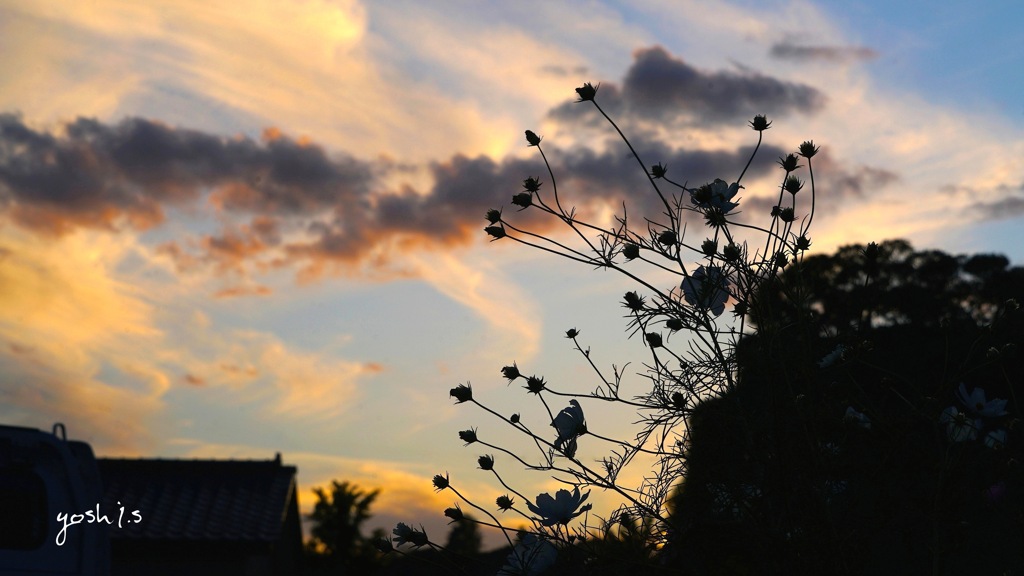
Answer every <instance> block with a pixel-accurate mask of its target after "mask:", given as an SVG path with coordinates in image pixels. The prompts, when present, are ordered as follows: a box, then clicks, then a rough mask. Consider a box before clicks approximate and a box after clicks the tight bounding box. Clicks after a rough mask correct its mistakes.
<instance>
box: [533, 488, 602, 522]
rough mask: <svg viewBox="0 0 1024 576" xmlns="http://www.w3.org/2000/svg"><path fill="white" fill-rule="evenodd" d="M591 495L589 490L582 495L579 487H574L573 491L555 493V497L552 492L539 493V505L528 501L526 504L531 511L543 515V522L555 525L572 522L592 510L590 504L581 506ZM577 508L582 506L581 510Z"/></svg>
mask: <svg viewBox="0 0 1024 576" xmlns="http://www.w3.org/2000/svg"><path fill="white" fill-rule="evenodd" d="M589 497H590V492H589V491H588V492H587V493H586V494H583V495H582V496H580V489H579V488H578V487H577V488H573V491H572V492H569V491H568V490H564V489H563V490H559V491H558V492H556V493H555V497H554V498H552V497H551V494H538V495H537V505H536V506H534V504H533V503H532V502H529V501H527V502H526V506H527V507H528V508H529V509H530V512H533V513H534V514H536V515H538V516H540V517H541V521H540V522H541V524H543V525H545V526H554V525H555V524H568V523H569V522H572V519H573V518H575V517H577V516H579V515H580V514H583V513H584V512H586V511H588V510H590V508H591V505H590V504H587V505H586V506H584V507H582V508H580V504H583V503H584V502H586V500H587V498H589ZM577 508H580V509H579V511H577V510H576V509H577Z"/></svg>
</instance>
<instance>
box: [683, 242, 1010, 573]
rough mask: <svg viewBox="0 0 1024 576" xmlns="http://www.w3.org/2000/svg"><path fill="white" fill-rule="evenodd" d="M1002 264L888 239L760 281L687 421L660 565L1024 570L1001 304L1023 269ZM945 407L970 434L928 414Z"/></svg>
mask: <svg viewBox="0 0 1024 576" xmlns="http://www.w3.org/2000/svg"><path fill="white" fill-rule="evenodd" d="M1008 264H1009V262H1008V261H1007V260H1006V258H1004V257H1002V256H994V255H980V256H974V257H969V258H968V257H954V256H950V255H948V254H944V253H942V252H938V251H923V252H915V251H914V250H913V249H912V248H911V246H910V244H909V243H907V242H905V241H900V240H897V241H890V242H885V243H883V244H882V245H881V246H875V245H868V246H847V247H843V248H841V249H840V250H839V251H838V252H837V253H836V254H835V255H832V256H815V257H809V258H807V259H805V260H804V261H803V262H802V263H800V264H794V265H792V266H791V267H790V268H788V269H787V270H786V272H785V274H784V275H783V276H782V277H781V278H780V279H779V281H778V282H775V283H773V284H771V285H770V286H767V287H766V288H765V289H764V290H763V291H762V292H761V293H760V294H759V296H758V298H757V302H756V303H755V304H754V306H752V319H753V320H754V321H755V322H758V321H759V320H760V323H758V329H759V331H758V334H757V336H752V337H748V338H745V339H744V340H743V341H742V342H741V345H740V346H739V347H738V349H737V362H738V377H737V384H736V385H735V387H733V388H732V389H730V390H728V391H727V392H726V393H725V394H723V395H721V396H719V397H717V398H714V399H710V400H706V401H705V402H703V403H702V404H700V405H699V406H698V407H697V408H696V409H695V410H694V412H693V414H692V417H691V420H690V422H689V428H690V437H689V443H688V445H687V446H686V457H687V465H688V469H687V475H686V478H685V481H684V482H683V483H682V485H681V486H680V487H678V489H677V491H676V492H675V494H674V496H673V498H672V502H671V505H672V507H673V515H674V517H675V518H676V520H677V525H678V526H681V527H682V532H681V533H680V534H678V535H677V537H676V538H675V539H674V542H673V544H672V545H670V546H668V547H667V549H666V551H665V554H664V558H665V560H666V562H668V563H669V564H672V565H675V566H678V567H680V569H681V570H683V571H684V572H685V573H692V574H746V573H757V574H799V573H809V574H821V573H829V574H862V573H875V574H897V573H898V574H911V573H913V574H924V573H932V574H947V573H949V574H952V573H975V574H1002V573H1004V571H1005V570H1008V569H1013V568H1014V567H1020V566H1024V556H1022V554H1021V547H1020V542H1022V541H1024V470H1022V464H1021V463H1022V462H1024V450H1022V446H1021V442H1020V438H1019V430H1020V427H1021V425H1020V421H1019V416H1020V414H1021V410H1020V409H1021V406H1020V405H1019V404H1018V403H1017V398H1018V396H1019V391H1020V388H1021V386H1022V383H1024V363H1022V361H1021V355H1020V354H1018V353H1016V350H1018V349H1019V348H1020V346H1021V345H1024V318H1022V314H1021V313H1020V312H1018V311H1017V310H1016V304H1015V302H1013V301H1010V302H1007V300H1008V298H1009V297H1010V296H1013V295H1017V296H1018V297H1019V296H1020V295H1021V294H1024V269H1021V268H1007V266H1008ZM768 318H771V320H768ZM839 346H841V347H839ZM961 384H964V388H963V390H965V391H971V390H977V389H982V390H984V393H985V394H987V398H988V399H995V398H999V399H1006V400H1007V401H1008V403H1007V405H1006V410H1007V411H1008V412H1009V414H1007V415H1000V414H994V411H991V412H993V415H991V417H985V418H981V417H978V418H976V419H975V418H974V417H973V416H971V417H970V418H968V415H971V414H973V413H974V412H979V411H983V410H982V406H980V403H976V404H979V405H975V406H969V405H967V402H965V399H964V393H963V392H960V391H959V390H960V385H961ZM1022 399H1024V398H1022ZM950 408H953V409H955V410H956V411H958V412H959V411H962V412H963V413H964V419H965V421H968V422H971V423H972V424H971V427H970V430H967V431H964V429H963V428H954V426H956V423H955V422H950V421H948V420H946V421H944V420H943V413H944V411H945V410H949V409H950ZM975 416H976V415H975ZM974 422H978V424H973V423H974ZM978 426H980V429H976V428H977V427H978ZM954 430H960V432H963V433H962V434H961V433H960V432H957V433H956V434H954ZM967 432H969V433H970V434H968V433H967ZM987 434H992V435H993V436H991V437H990V436H987ZM1003 434H1005V436H1002V435H1003ZM968 436H970V438H969V441H968ZM996 439H1002V440H1003V441H1002V442H996V441H995V440H996ZM993 446H994V447H993Z"/></svg>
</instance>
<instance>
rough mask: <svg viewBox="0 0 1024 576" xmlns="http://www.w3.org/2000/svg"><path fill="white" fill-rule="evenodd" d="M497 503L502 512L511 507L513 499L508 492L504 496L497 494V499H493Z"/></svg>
mask: <svg viewBox="0 0 1024 576" xmlns="http://www.w3.org/2000/svg"><path fill="white" fill-rule="evenodd" d="M494 503H495V504H497V505H498V509H499V510H501V511H502V512H506V511H508V510H511V509H512V504H513V500H512V497H511V496H509V495H508V494H506V495H504V496H498V499H497V500H495V501H494Z"/></svg>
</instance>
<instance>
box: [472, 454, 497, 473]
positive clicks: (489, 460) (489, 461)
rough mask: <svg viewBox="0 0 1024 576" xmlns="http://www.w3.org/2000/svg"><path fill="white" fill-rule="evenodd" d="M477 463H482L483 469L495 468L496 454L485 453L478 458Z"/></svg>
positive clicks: (481, 467)
mask: <svg viewBox="0 0 1024 576" xmlns="http://www.w3.org/2000/svg"><path fill="white" fill-rule="evenodd" d="M476 463H477V464H479V465H480V469H481V470H493V469H494V456H490V455H488V454H484V455H483V456H481V457H479V458H477V459H476Z"/></svg>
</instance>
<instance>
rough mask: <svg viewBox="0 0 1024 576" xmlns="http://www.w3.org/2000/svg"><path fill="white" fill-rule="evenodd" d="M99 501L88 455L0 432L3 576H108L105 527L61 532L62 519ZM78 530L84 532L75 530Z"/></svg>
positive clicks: (56, 440)
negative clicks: (61, 516)
mask: <svg viewBox="0 0 1024 576" xmlns="http://www.w3.org/2000/svg"><path fill="white" fill-rule="evenodd" d="M102 498H103V489H102V485H101V483H100V476H99V470H98V469H97V467H96V458H95V456H94V455H93V452H92V448H90V447H89V445H88V444H86V443H85V442H75V441H68V439H67V434H66V431H65V429H64V425H63V424H60V423H58V424H54V426H53V431H52V433H47V432H43V431H42V430H37V429H34V428H22V427H18V426H4V425H0V576H43V575H47V576H49V575H75V576H109V574H110V540H109V534H108V528H107V526H106V525H105V524H103V523H96V524H92V525H90V526H88V529H84V530H83V529H77V530H63V532H64V534H63V535H62V537H60V538H58V535H60V534H61V532H62V530H61V529H62V528H63V527H64V523H62V522H61V521H60V520H59V516H60V515H64V517H65V518H67V517H68V515H70V514H81V513H83V512H84V511H86V510H90V509H94V508H95V507H96V506H97V503H99V502H100V500H102ZM76 528H81V527H76Z"/></svg>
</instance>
